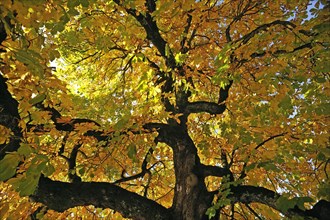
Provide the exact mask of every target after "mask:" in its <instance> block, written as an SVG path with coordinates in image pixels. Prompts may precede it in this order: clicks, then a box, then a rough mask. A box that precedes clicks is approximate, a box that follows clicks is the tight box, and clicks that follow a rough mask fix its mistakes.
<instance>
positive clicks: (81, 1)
mask: <svg viewBox="0 0 330 220" xmlns="http://www.w3.org/2000/svg"><path fill="white" fill-rule="evenodd" d="M80 4H81V6H83V7H85V8H87V7H88V6H89V2H88V0H80Z"/></svg>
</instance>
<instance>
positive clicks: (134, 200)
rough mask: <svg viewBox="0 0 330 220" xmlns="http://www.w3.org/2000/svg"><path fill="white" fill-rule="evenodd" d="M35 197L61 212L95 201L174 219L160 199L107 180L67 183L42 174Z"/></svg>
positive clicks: (132, 214)
mask: <svg viewBox="0 0 330 220" xmlns="http://www.w3.org/2000/svg"><path fill="white" fill-rule="evenodd" d="M31 198H32V199H33V200H34V201H36V202H41V203H43V204H45V205H46V206H48V208H50V209H53V210H55V211H59V212H63V211H65V210H66V209H69V208H72V207H76V206H85V205H94V206H95V207H98V208H111V209H113V210H115V211H118V212H120V213H121V214H122V215H123V216H124V217H126V218H133V219H171V218H170V214H169V213H170V212H169V210H168V209H166V208H165V207H163V206H161V205H159V204H158V203H156V202H154V201H152V200H150V199H147V198H145V197H143V196H140V195H138V194H136V193H133V192H130V191H127V190H125V189H123V188H121V187H119V186H116V185H113V184H109V183H104V182H88V183H87V182H73V183H65V182H59V181H53V180H50V179H48V178H45V177H41V178H40V180H39V185H38V188H37V191H36V192H35V193H34V195H32V196H31Z"/></svg>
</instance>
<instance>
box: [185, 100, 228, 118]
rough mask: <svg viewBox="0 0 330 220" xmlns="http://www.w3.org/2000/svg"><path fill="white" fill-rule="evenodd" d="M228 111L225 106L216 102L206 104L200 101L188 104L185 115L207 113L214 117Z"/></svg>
mask: <svg viewBox="0 0 330 220" xmlns="http://www.w3.org/2000/svg"><path fill="white" fill-rule="evenodd" d="M225 110H226V105H225V104H220V105H219V104H217V103H214V102H206V101H198V102H190V103H188V104H187V106H186V109H185V113H187V114H190V113H200V112H207V113H210V114H213V115H216V114H221V113H223V112H224V111H225Z"/></svg>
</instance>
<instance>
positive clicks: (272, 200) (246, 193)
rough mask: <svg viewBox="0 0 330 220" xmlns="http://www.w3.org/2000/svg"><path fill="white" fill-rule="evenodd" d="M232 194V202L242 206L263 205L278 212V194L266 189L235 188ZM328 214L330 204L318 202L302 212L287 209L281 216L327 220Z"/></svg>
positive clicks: (300, 210) (251, 187) (295, 209)
mask: <svg viewBox="0 0 330 220" xmlns="http://www.w3.org/2000/svg"><path fill="white" fill-rule="evenodd" d="M231 192H232V194H231V195H230V196H229V197H230V199H231V200H232V201H233V202H241V203H244V204H249V203H253V202H257V203H262V204H265V205H267V206H269V207H271V208H273V209H275V210H278V211H280V212H281V210H279V208H278V207H277V204H276V202H277V200H278V198H280V194H277V193H275V192H274V191H272V190H269V189H266V188H264V187H256V186H243V185H240V186H236V187H234V186H233V187H232V188H231ZM329 213H330V202H328V201H325V200H320V201H319V202H318V203H316V204H315V205H314V206H313V208H312V209H310V210H302V209H300V208H298V207H297V206H295V207H294V208H292V209H289V210H288V211H287V212H284V213H283V214H284V215H286V216H288V217H292V216H295V215H296V216H302V217H306V218H307V217H314V218H317V219H324V220H326V219H328V214H329Z"/></svg>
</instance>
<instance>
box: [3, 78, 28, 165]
mask: <svg viewBox="0 0 330 220" xmlns="http://www.w3.org/2000/svg"><path fill="white" fill-rule="evenodd" d="M19 120H20V116H19V114H18V102H17V101H16V100H15V99H14V98H13V97H12V96H11V94H10V93H9V91H8V87H7V84H6V79H5V78H4V77H3V76H2V75H0V125H3V126H5V127H7V128H9V129H10V130H11V131H12V132H13V133H14V135H13V136H12V137H10V140H9V143H7V144H6V143H4V144H1V145H0V160H1V159H2V158H3V157H4V156H5V153H6V152H12V151H16V150H17V149H18V147H19V145H20V139H21V138H22V137H23V135H22V132H21V129H20V127H19V124H18V123H19Z"/></svg>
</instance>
